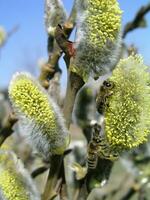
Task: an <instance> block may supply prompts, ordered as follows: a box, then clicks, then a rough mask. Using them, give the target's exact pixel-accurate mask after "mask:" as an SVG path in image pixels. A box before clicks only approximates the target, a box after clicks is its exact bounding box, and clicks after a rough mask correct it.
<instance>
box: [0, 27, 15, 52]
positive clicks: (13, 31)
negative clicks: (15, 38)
mask: <svg viewBox="0 0 150 200" xmlns="http://www.w3.org/2000/svg"><path fill="white" fill-rule="evenodd" d="M18 29H19V25H16V26H14V27H13V28H12V29H11V30H10V31H8V33H7V35H6V39H5V41H4V43H3V44H2V46H0V48H2V47H4V46H5V44H6V43H7V41H8V39H9V38H10V37H11V36H12V35H13V34H14V33H16V32H17V31H18Z"/></svg>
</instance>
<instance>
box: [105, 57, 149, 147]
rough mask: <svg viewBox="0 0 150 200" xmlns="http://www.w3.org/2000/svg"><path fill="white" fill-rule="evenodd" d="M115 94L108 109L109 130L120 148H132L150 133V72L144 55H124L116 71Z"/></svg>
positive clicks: (106, 127) (111, 97)
mask: <svg viewBox="0 0 150 200" xmlns="http://www.w3.org/2000/svg"><path fill="white" fill-rule="evenodd" d="M110 81H112V82H113V83H114V87H113V89H112V91H113V94H112V96H110V97H109V98H108V105H109V106H108V107H106V111H105V133H106V136H107V139H108V141H109V143H110V144H111V145H112V146H114V147H117V148H118V149H130V148H133V147H136V146H138V145H139V144H142V143H143V142H145V141H146V140H147V135H148V134H149V133H150V93H149V86H148V81H149V73H148V72H147V71H146V66H145V65H144V64H143V61H142V58H141V57H140V56H138V55H132V56H130V57H129V58H126V59H123V60H121V61H120V63H119V64H118V66H117V68H116V69H115V70H114V71H113V74H112V77H111V78H110Z"/></svg>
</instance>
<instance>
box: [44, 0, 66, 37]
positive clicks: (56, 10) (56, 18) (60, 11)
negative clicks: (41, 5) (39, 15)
mask: <svg viewBox="0 0 150 200" xmlns="http://www.w3.org/2000/svg"><path fill="white" fill-rule="evenodd" d="M44 18H45V26H46V30H47V32H48V33H49V34H50V33H51V32H53V30H54V28H55V27H56V26H57V25H58V24H63V23H64V22H65V20H66V19H67V13H66V10H65V8H64V5H63V2H62V1H61V0H45V17H44Z"/></svg>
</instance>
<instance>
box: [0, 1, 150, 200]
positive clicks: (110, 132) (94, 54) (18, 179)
mask: <svg viewBox="0 0 150 200" xmlns="http://www.w3.org/2000/svg"><path fill="white" fill-rule="evenodd" d="M45 5H46V9H45V19H46V28H47V32H48V33H49V34H51V30H53V28H55V27H56V26H57V24H58V23H60V24H62V23H64V22H65V20H66V12H65V10H64V7H63V4H62V2H61V0H46V4H45ZM76 10H77V23H76V27H77V31H76V40H75V43H74V48H75V49H76V54H75V56H74V58H72V60H71V63H70V67H69V70H70V71H72V72H74V73H77V74H78V75H79V76H80V77H81V78H82V79H83V80H84V82H87V81H88V80H89V78H91V77H92V78H94V79H97V78H99V77H100V76H102V75H105V74H107V73H110V72H112V71H113V72H112V75H111V77H110V78H109V81H111V82H113V84H114V87H113V88H112V95H111V96H110V97H109V98H108V104H109V106H108V107H106V109H105V113H104V133H105V135H106V138H107V140H108V142H109V144H110V145H111V146H113V147H115V148H118V149H130V148H132V147H135V146H138V145H139V144H141V143H143V142H144V141H146V140H147V135H148V134H149V132H150V127H149V124H150V89H149V85H148V83H149V73H148V72H147V71H146V67H145V66H144V64H143V61H142V58H141V57H140V56H137V55H132V56H130V57H129V58H126V59H122V60H120V62H119V63H118V61H119V56H120V47H121V13H122V11H121V10H120V8H119V5H118V2H117V0H94V1H93V0H76ZM117 63H118V64H117ZM115 67H116V68H115ZM9 97H10V100H11V103H12V106H13V109H14V112H15V114H16V115H17V117H18V119H19V121H18V123H20V125H21V126H22V131H23V132H24V134H25V135H26V136H27V137H28V138H29V141H31V142H32V144H33V146H34V147H35V148H36V149H37V151H39V153H40V154H41V155H42V156H43V157H44V158H45V159H47V160H49V159H50V157H51V155H61V154H63V153H64V151H65V150H66V148H67V147H68V145H69V142H70V136H69V133H68V130H67V128H66V126H65V121H64V119H63V116H62V114H61V110H60V108H59V107H58V105H56V103H55V102H54V100H53V99H52V98H51V97H50V96H49V94H48V93H47V91H46V90H45V89H44V88H42V86H41V85H40V83H39V82H38V81H37V80H36V79H35V78H34V77H32V76H31V75H30V74H28V73H16V74H15V75H14V76H13V78H12V80H11V82H10V86H9ZM8 157H11V159H9V158H8ZM13 157H14V156H13V155H12V154H10V153H9V152H0V197H1V199H3V200H5V199H8V200H11V199H13V200H21V199H22V200H27V199H34V200H35V199H37V200H38V199H39V197H38V196H37V197H35V196H34V194H35V193H36V192H35V190H34V189H32V187H30V185H31V184H29V183H31V180H30V181H27V182H29V183H28V184H29V185H28V184H27V183H26V180H25V179H26V178H25V177H24V173H22V170H21V169H22V168H19V169H20V170H19V171H18V170H16V167H15V164H16V163H15V162H14V160H13ZM27 190H28V192H27ZM36 194H37V193H36Z"/></svg>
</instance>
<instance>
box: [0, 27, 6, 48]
mask: <svg viewBox="0 0 150 200" xmlns="http://www.w3.org/2000/svg"><path fill="white" fill-rule="evenodd" d="M6 37H7V35H6V32H5V30H4V29H3V27H0V46H2V45H3V43H4V42H5V40H6Z"/></svg>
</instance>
